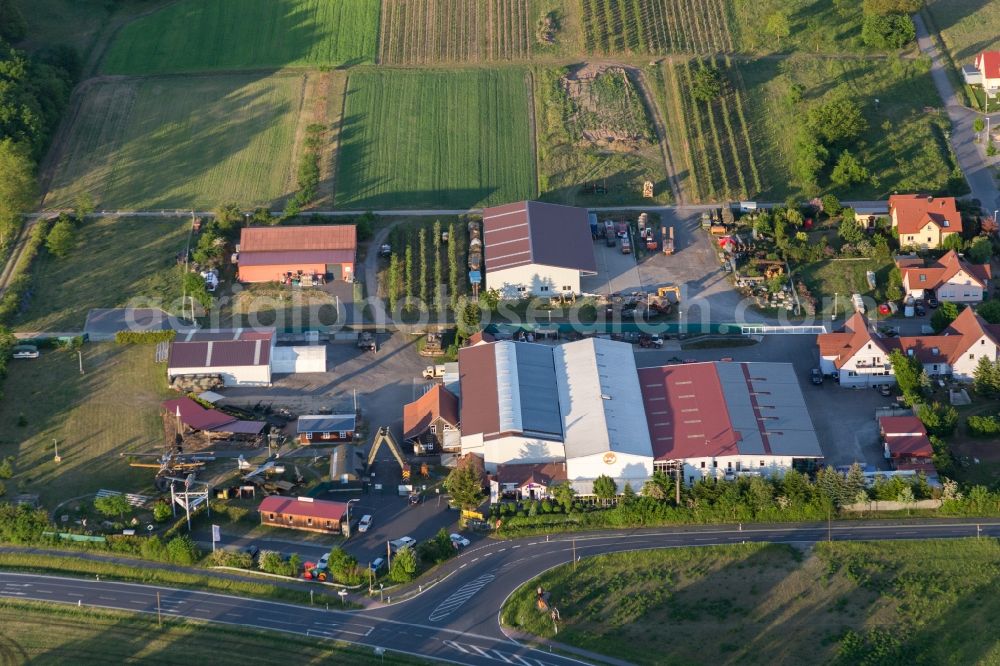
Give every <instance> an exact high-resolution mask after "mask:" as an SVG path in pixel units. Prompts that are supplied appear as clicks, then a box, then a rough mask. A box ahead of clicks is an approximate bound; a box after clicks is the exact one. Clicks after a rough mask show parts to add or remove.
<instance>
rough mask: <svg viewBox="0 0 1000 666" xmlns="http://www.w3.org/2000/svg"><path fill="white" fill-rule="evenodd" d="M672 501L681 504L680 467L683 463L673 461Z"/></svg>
mask: <svg viewBox="0 0 1000 666" xmlns="http://www.w3.org/2000/svg"><path fill="white" fill-rule="evenodd" d="M674 465H675V466H674V503H675V504H676V505H677V506H680V505H681V467H683V465H684V463H674Z"/></svg>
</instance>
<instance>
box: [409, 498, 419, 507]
mask: <svg viewBox="0 0 1000 666" xmlns="http://www.w3.org/2000/svg"><path fill="white" fill-rule="evenodd" d="M418 504H420V495H410V506H416V505H418Z"/></svg>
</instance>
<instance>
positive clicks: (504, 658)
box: [493, 650, 514, 664]
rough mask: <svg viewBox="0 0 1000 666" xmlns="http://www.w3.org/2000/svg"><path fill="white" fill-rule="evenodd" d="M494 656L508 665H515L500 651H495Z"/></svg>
mask: <svg viewBox="0 0 1000 666" xmlns="http://www.w3.org/2000/svg"><path fill="white" fill-rule="evenodd" d="M493 654H495V655H496V656H498V657H500V659H502V660H503V661H505V662H507V663H508V664H513V663H514V662H512V661H511V660H510V659H508V658H507V657H505V656H503V652H501V651H500V650H493Z"/></svg>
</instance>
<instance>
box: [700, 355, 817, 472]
mask: <svg viewBox="0 0 1000 666" xmlns="http://www.w3.org/2000/svg"><path fill="white" fill-rule="evenodd" d="M715 367H716V371H717V372H718V375H719V381H720V384H721V385H722V392H723V394H724V395H725V398H726V408H727V409H728V410H729V420H730V422H731V423H732V425H733V429H734V430H736V431H737V432H739V433H740V436H741V440H740V442H739V444H738V446H739V450H740V453H741V454H750V455H753V454H764V453H768V451H769V452H770V454H771V455H776V456H795V457H805V458H808V457H817V458H821V457H822V456H823V452H822V450H821V449H820V446H819V440H818V439H817V438H816V431H815V429H814V428H813V424H812V420H811V419H810V418H809V411H808V409H807V408H806V403H805V398H804V397H803V396H802V389H801V387H800V385H799V382H798V378H797V377H796V376H795V369H794V368H793V366H792V365H791V364H790V363H716V364H715ZM755 404H756V408H755ZM758 415H759V416H760V419H758Z"/></svg>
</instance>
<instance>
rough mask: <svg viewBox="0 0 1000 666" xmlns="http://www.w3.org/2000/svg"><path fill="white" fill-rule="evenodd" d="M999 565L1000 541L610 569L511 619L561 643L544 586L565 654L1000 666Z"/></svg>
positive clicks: (850, 548) (740, 554)
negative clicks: (998, 628)
mask: <svg viewBox="0 0 1000 666" xmlns="http://www.w3.org/2000/svg"><path fill="white" fill-rule="evenodd" d="M998 562H1000V545H998V543H997V540H996V539H983V540H979V541H977V540H975V539H969V540H963V541H958V540H942V541H892V542H886V541H882V542H871V543H848V542H834V543H819V544H816V545H815V546H814V547H813V549H812V550H811V551H809V552H806V553H805V554H803V553H802V552H801V551H800V550H798V549H795V548H793V547H791V546H785V545H766V544H746V545H741V546H727V547H721V546H715V547H704V548H678V549H668V550H648V551H639V552H635V553H621V554H613V555H602V556H598V557H593V558H587V559H584V560H583V561H581V562H580V563H579V564H578V565H577V566H576V567H573V566H571V565H563V566H561V567H559V568H557V569H553V570H551V571H549V572H547V573H545V574H543V575H542V576H541V577H539V578H536V579H534V580H532V581H530V582H529V583H527V584H525V585H524V586H523V587H522V588H520V589H519V590H518V591H517V592H516V593H515V594H514V595H513V596H512V597H511V598H510V601H509V602H508V603H507V604H506V606H505V607H504V609H503V611H502V618H503V621H504V623H505V624H507V625H509V626H515V627H518V628H520V629H522V630H524V631H527V632H530V633H534V634H536V635H541V636H545V637H549V638H552V637H554V635H553V626H552V621H551V620H550V619H549V616H548V613H543V612H540V611H538V610H537V608H536V606H535V590H536V588H537V587H538V586H539V585H540V586H541V587H543V588H544V589H545V590H546V591H547V592H548V593H549V594H550V598H549V602H550V604H552V605H555V606H556V607H557V608H558V609H559V612H560V616H561V618H562V622H561V623H560V626H559V633H558V636H557V637H555V638H556V640H558V641H560V642H563V643H568V644H570V645H576V646H579V647H582V648H585V649H588V650H593V651H595V652H600V653H603V654H607V655H610V656H614V657H616V658H618V659H625V660H628V661H632V662H635V663H638V664H657V665H667V664H678V665H680V664H692V663H705V664H736V663H739V664H791V663H800V664H805V663H809V664H814V663H835V664H845V665H846V664H911V663H926V664H941V663H953V664H974V663H996V662H997V661H998V660H1000V641H998V639H997V637H996V632H995V631H994V630H993V627H992V624H991V623H992V622H993V618H994V617H996V613H997V612H1000V565H998ZM665 636H676V637H683V638H682V639H681V640H670V641H668V643H664V637H665Z"/></svg>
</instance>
